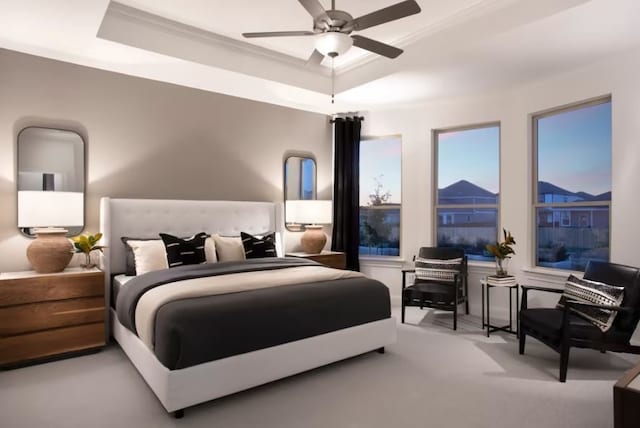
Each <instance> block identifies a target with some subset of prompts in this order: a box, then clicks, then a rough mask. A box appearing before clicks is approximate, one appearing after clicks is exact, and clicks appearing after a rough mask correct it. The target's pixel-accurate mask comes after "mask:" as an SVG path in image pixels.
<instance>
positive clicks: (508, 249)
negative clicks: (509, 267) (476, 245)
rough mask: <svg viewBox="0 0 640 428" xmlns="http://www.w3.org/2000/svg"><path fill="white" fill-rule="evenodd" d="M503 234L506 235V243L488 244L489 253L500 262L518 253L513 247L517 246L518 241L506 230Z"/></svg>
mask: <svg viewBox="0 0 640 428" xmlns="http://www.w3.org/2000/svg"><path fill="white" fill-rule="evenodd" d="M502 233H503V234H504V241H502V242H496V243H495V244H487V246H486V249H487V251H488V252H490V253H491V254H492V255H493V256H494V257H496V258H497V259H500V260H504V259H506V258H509V257H510V255H511V254H515V253H516V252H515V251H514V249H513V247H512V246H513V245H516V240H515V239H513V236H512V235H511V232H508V231H507V230H506V229H502Z"/></svg>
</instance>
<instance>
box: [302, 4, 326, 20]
mask: <svg viewBox="0 0 640 428" xmlns="http://www.w3.org/2000/svg"><path fill="white" fill-rule="evenodd" d="M298 1H299V2H300V4H301V5H302V7H304V8H305V9H307V12H309V14H310V15H311V16H312V17H313V19H314V20H315V19H318V18H320V17H321V18H323V19H324V20H326V21H331V20H330V19H329V15H327V11H326V10H324V7H322V5H321V4H320V2H319V1H318V0H298Z"/></svg>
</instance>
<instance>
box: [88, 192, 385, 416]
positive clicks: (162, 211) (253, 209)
mask: <svg viewBox="0 0 640 428" xmlns="http://www.w3.org/2000/svg"><path fill="white" fill-rule="evenodd" d="M281 211H282V209H281V204H274V203H269V202H238V201H181V200H157V199H156V200H152V199H110V198H102V199H101V201H100V229H101V230H102V231H103V233H104V238H103V240H104V241H103V245H106V246H107V248H106V249H105V251H104V254H103V255H102V257H101V267H102V269H103V270H104V272H105V274H106V275H105V277H106V281H105V296H106V299H107V302H110V295H111V278H112V275H115V274H118V273H122V272H124V265H125V254H124V247H123V245H122V244H121V242H120V237H122V236H129V237H136V238H153V237H156V236H157V234H158V232H161V231H163V232H166V233H172V234H175V235H178V236H188V235H190V234H193V233H197V232H201V231H206V232H209V233H220V234H221V235H224V236H237V235H239V234H240V231H246V232H248V233H251V234H260V233H265V232H270V231H275V232H276V233H277V235H278V236H280V237H281V236H282V233H283V230H284V223H283V219H282V215H281ZM277 245H278V247H280V243H278V244H277ZM277 250H278V253H282V248H281V247H280V248H277ZM107 306H108V309H107V310H106V319H107V320H109V321H108V323H107V325H108V326H109V327H110V328H108V329H107V330H110V331H111V334H112V335H113V337H114V338H115V339H116V341H117V342H118V344H119V345H120V347H122V349H123V350H124V352H125V353H126V354H127V356H128V357H129V359H130V360H131V362H132V363H133V365H134V366H135V367H136V369H137V370H138V371H139V372H140V374H141V375H142V377H143V378H144V380H145V381H146V382H147V384H148V385H149V387H150V388H151V390H152V391H153V392H154V393H155V394H156V396H157V397H158V399H159V400H160V402H161V403H162V405H163V406H164V407H165V409H167V411H169V412H174V411H181V410H182V409H184V408H186V407H189V406H193V405H195V404H199V403H203V402H206V401H209V400H213V399H215V398H219V397H222V396H225V395H229V394H233V393H235V392H239V391H243V390H245V389H249V388H252V387H255V386H258V385H262V384H265V383H268V382H271V381H274V380H277V379H282V378H284V377H288V376H291V375H294V374H297V373H301V372H304V371H307V370H311V369H314V368H316V367H320V366H323V365H326V364H330V363H333V362H336V361H339V360H343V359H345V358H349V357H353V356H356V355H360V354H363V353H366V352H370V351H373V350H376V349H380V348H383V347H385V346H387V345H390V344H392V343H394V342H395V341H396V322H395V319H394V318H388V319H385V320H381V321H375V322H371V323H367V324H363V325H359V326H356V327H351V328H346V329H342V330H338V331H334V332H331V333H327V334H323V335H319V336H314V337H310V338H307V339H302V340H298V341H295V342H289V343H286V344H283V345H278V346H273V347H270V348H266V349H261V350H258V351H253V352H248V353H245V354H240V355H235V356H232V357H228V358H223V359H220V360H216V361H211V362H208V363H203V364H199V365H196V366H192V367H188V368H185V369H179V370H169V369H168V368H166V367H165V366H163V365H162V364H161V363H160V362H159V361H158V359H157V358H156V356H155V354H154V353H153V352H152V351H151V350H150V349H149V348H147V346H146V345H145V344H144V343H143V342H142V341H141V340H140V339H139V338H138V337H137V336H136V335H135V334H133V333H132V332H131V331H129V330H128V329H126V328H125V327H124V326H122V324H120V323H119V322H118V319H117V317H116V315H115V312H114V311H113V310H112V309H110V305H107ZM107 334H109V333H107Z"/></svg>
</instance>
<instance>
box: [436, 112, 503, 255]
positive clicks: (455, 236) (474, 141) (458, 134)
mask: <svg viewBox="0 0 640 428" xmlns="http://www.w3.org/2000/svg"><path fill="white" fill-rule="evenodd" d="M434 140H435V151H436V153H435V156H434V159H435V171H436V174H435V179H436V185H437V189H438V191H437V193H436V195H435V217H436V218H437V221H436V237H437V245H438V246H439V247H462V248H464V250H465V252H466V253H467V257H468V258H469V259H471V260H486V261H490V260H493V257H492V256H491V255H490V254H489V253H488V252H487V251H486V248H485V246H486V245H487V244H488V243H492V242H495V241H496V239H497V236H498V201H499V196H500V195H499V187H500V167H499V159H500V125H499V124H495V123H493V124H487V125H480V126H473V127H463V128H457V129H448V130H441V131H435V132H434Z"/></svg>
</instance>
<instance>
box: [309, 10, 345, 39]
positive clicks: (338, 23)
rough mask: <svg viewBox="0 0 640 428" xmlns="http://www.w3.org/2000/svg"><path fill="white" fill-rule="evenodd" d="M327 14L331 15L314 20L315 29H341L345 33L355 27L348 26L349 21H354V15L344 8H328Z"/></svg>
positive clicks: (322, 30)
mask: <svg viewBox="0 0 640 428" xmlns="http://www.w3.org/2000/svg"><path fill="white" fill-rule="evenodd" d="M326 15H327V16H328V17H329V21H327V19H326V17H324V16H319V17H317V18H316V19H314V20H313V29H314V30H315V31H319V32H327V31H339V32H341V33H344V34H350V33H351V32H352V31H353V27H346V24H347V23H350V22H352V21H353V16H351V15H350V14H348V13H347V12H345V11H342V10H328V11H327V12H326Z"/></svg>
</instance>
